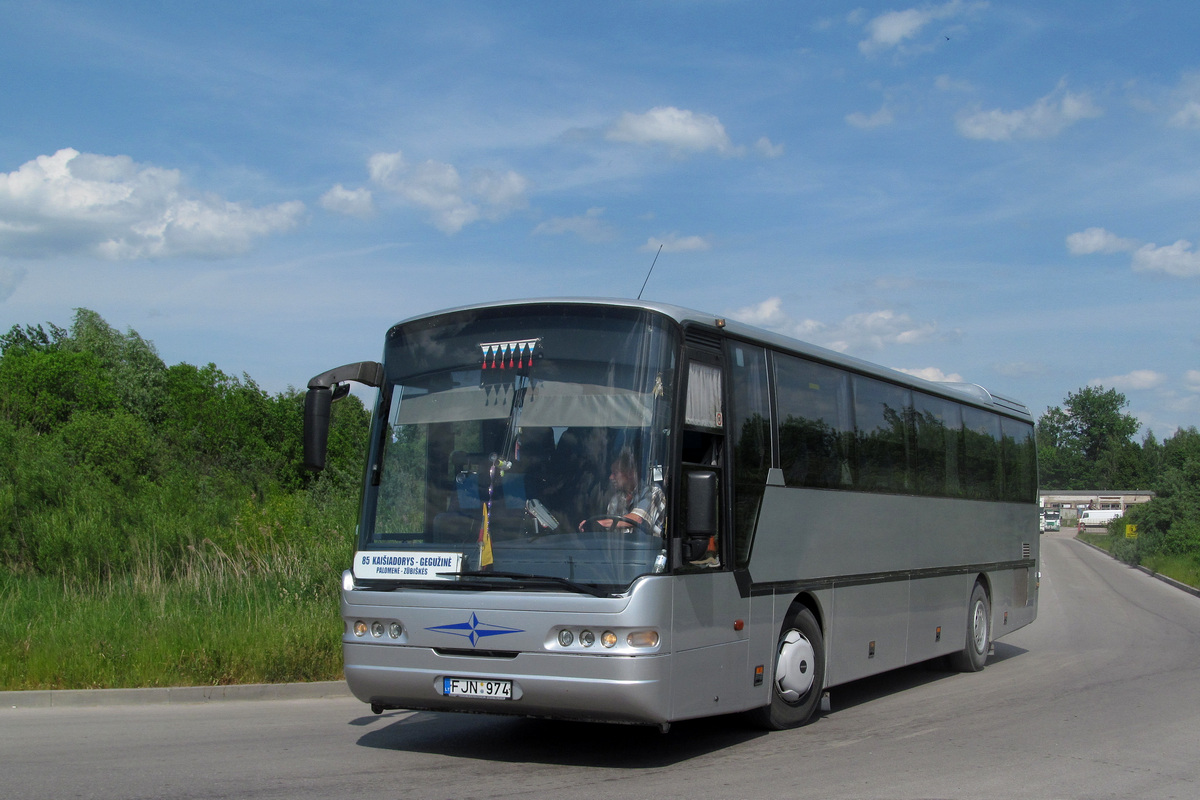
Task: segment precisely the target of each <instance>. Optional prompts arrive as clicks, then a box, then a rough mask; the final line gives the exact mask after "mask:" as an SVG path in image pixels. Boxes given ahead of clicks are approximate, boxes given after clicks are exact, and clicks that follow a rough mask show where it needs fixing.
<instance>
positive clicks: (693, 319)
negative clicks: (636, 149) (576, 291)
mask: <svg viewBox="0 0 1200 800" xmlns="http://www.w3.org/2000/svg"><path fill="white" fill-rule="evenodd" d="M532 305H579V306H609V307H619V308H634V309H642V310H645V311H651V312H655V313H658V314H662V315H663V316H666V317H669V318H671V319H672V320H674V321H675V322H677V323H678V324H679V325H681V326H684V325H698V326H701V327H706V328H710V329H711V330H713V331H723V332H724V333H726V334H727V335H729V336H732V337H733V338H736V339H742V340H745V341H750V342H756V343H759V344H762V345H765V346H769V347H771V348H773V349H776V350H783V351H786V352H790V353H795V354H797V355H802V356H806V357H809V358H812V359H815V360H817V361H822V362H825V363H827V364H830V365H833V366H839V367H844V368H846V369H849V370H852V371H854V372H858V373H862V374H866V375H870V376H872V377H876V378H880V379H883V380H887V381H890V382H892V383H897V384H901V385H904V386H908V387H911V388H913V389H917V390H920V391H923V392H926V393H928V394H934V395H940V396H942V397H948V398H952V399H954V400H957V401H960V402H967V403H971V404H974V405H978V406H981V407H985V408H988V409H990V410H993V411H997V412H1000V413H1003V414H1007V415H1009V416H1013V417H1017V418H1020V419H1023V420H1026V421H1030V422H1032V421H1033V416H1032V414H1030V412H1029V408H1028V407H1027V406H1026V405H1025V404H1024V403H1021V402H1019V401H1017V400H1014V399H1012V398H1010V397H1005V396H1004V395H1000V394H996V393H995V392H992V391H989V390H988V389H985V388H984V387H982V386H980V385H979V384H977V383H960V382H951V381H930V380H926V379H925V378H920V377H917V376H915V375H910V374H908V373H906V372H901V371H900V370H896V369H891V368H889V367H884V366H881V365H879V364H874V363H872V362H870V361H864V360H863V359H860V358H856V357H854V356H848V355H846V354H844V353H839V352H837V351H836V350H830V349H828V348H825V347H821V346H819V345H815V344H812V343H810V342H805V341H803V340H801V339H794V338H792V337H790V336H785V335H783V334H780V333H774V332H772V331H769V330H765V329H763V328H758V327H755V326H753V325H747V324H745V323H742V322H738V321H737V320H732V319H729V318H727V317H722V316H720V315H717V314H709V313H706V312H703V311H696V310H694V309H690V308H684V307H682V306H676V305H671V304H669V303H659V302H654V301H649V300H630V299H628V298H617V297H538V298H528V299H512V300H499V301H495V302H490V303H474V304H470V305H465V306H458V307H455V308H447V309H442V310H440V311H434V312H430V313H428V314H419V315H417V316H413V317H409V318H407V319H404V320H401V321H400V322H398V323H396V326H401V325H405V324H407V323H410V322H415V321H417V320H423V319H429V318H432V317H440V316H443V315H447V314H457V313H462V312H468V311H478V310H482V309H488V308H504V307H512V308H518V307H526V306H532ZM396 326H393V327H396Z"/></svg>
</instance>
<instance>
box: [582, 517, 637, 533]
mask: <svg viewBox="0 0 1200 800" xmlns="http://www.w3.org/2000/svg"><path fill="white" fill-rule="evenodd" d="M606 519H607V520H612V523H613V524H612V525H611V526H609V527H605V526H603V525H601V524H600V523H601V522H602V521H603V520H606ZM622 522H624V523H625V524H626V525H628V526H629V527H630V528H631V529H634V530H637V531H638V532H639V533H644V534H646V535H650V534H651V531H650V527H649V526H648V525H646V521H645V520H644V519H642V518H641V517H639V516H638V515H637V514H631V515H629V516H628V517H622V516H618V515H616V514H597V515H596V516H594V517H588V518H587V519H585V520H584V521H583V522H582V523H581V524H582V526H583V531H584V532H585V533H599V532H601V531H603V532H605V533H620V532H621V531H622V530H623V529H621V528H618V527H617V525H618V524H619V523H622Z"/></svg>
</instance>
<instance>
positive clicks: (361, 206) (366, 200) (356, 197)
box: [321, 183, 375, 219]
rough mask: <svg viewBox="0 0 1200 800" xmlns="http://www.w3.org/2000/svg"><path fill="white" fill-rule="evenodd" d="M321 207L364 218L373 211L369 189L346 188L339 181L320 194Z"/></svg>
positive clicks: (372, 201)
mask: <svg viewBox="0 0 1200 800" xmlns="http://www.w3.org/2000/svg"><path fill="white" fill-rule="evenodd" d="M321 207H322V208H324V209H325V210H326V211H333V212H335V213H337V214H348V215H349V216H352V217H363V218H364V219H365V218H366V217H370V216H371V215H372V214H374V213H375V202H374V199H373V198H372V196H371V190H370V189H361V188H360V189H347V188H346V187H344V186H342V185H341V184H340V183H339V184H337V185H335V186H334V187H333V188H332V189H330V190H329V191H328V192H326V193H325V194H323V195H321Z"/></svg>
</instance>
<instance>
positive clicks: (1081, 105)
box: [957, 83, 1104, 142]
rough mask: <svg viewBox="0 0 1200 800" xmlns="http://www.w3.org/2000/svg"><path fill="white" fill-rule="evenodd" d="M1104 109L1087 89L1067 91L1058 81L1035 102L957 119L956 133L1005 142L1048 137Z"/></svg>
mask: <svg viewBox="0 0 1200 800" xmlns="http://www.w3.org/2000/svg"><path fill="white" fill-rule="evenodd" d="M1103 113H1104V109H1102V108H1100V107H1099V106H1097V105H1096V104H1095V103H1093V102H1092V100H1091V97H1090V96H1089V95H1088V94H1087V92H1082V93H1074V92H1068V91H1067V90H1066V89H1065V88H1064V86H1063V85H1062V84H1061V83H1060V84H1059V86H1058V88H1056V89H1055V90H1054V91H1053V92H1051V93H1050V94H1048V95H1046V96H1045V97H1042V98H1040V99H1039V100H1038V101H1037V102H1036V103H1034V104H1033V105H1031V106H1029V107H1027V108H1021V109H1017V110H1016V111H1001V110H1000V109H993V110H991V111H975V112H972V113H965V114H963V115H961V116H960V117H959V118H958V122H957V127H958V132H959V133H961V134H962V135H963V136H965V137H967V138H968V139H986V140H988V141H993V142H1006V141H1010V140H1012V139H1048V138H1050V137H1052V136H1057V135H1058V134H1060V133H1062V132H1063V131H1064V130H1066V129H1067V128H1068V127H1070V126H1071V125H1074V124H1075V123H1076V122H1079V121H1080V120H1084V119H1091V118H1093V117H1099V116H1101V115H1102V114H1103Z"/></svg>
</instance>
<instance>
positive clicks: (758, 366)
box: [727, 342, 771, 567]
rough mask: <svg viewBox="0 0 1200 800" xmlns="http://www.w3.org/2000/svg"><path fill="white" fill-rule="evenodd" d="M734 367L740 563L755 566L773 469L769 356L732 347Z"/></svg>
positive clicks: (732, 422)
mask: <svg viewBox="0 0 1200 800" xmlns="http://www.w3.org/2000/svg"><path fill="white" fill-rule="evenodd" d="M727 359H728V363H729V397H730V409H729V442H730V453H731V458H732V459H733V538H734V551H735V562H736V564H737V565H738V566H739V567H744V566H746V564H747V563H749V560H750V545H751V543H752V541H753V538H754V528H755V526H756V525H757V524H758V511H759V508H760V507H761V506H762V499H763V494H764V492H765V491H766V487H767V473H768V472H770V469H771V402H770V389H769V385H768V382H767V381H768V374H767V352H766V350H765V349H763V348H761V347H751V346H749V345H746V344H742V343H740V342H732V343H730V346H729V353H728V356H727Z"/></svg>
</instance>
